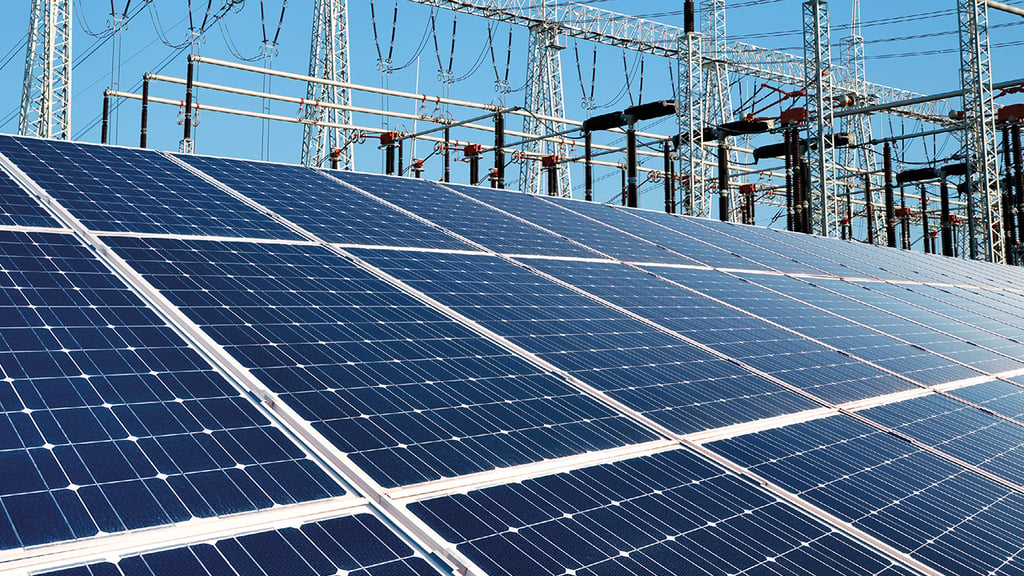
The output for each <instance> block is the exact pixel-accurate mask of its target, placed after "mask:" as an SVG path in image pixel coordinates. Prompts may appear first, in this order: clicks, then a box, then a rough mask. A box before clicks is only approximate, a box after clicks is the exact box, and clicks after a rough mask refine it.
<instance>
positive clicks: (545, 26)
mask: <svg viewBox="0 0 1024 576" xmlns="http://www.w3.org/2000/svg"><path fill="white" fill-rule="evenodd" d="M538 7H539V9H540V10H541V13H540V14H541V16H542V18H541V21H540V22H538V23H536V24H533V25H532V26H530V51H529V60H528V62H527V70H528V74H527V82H526V106H525V108H526V110H527V111H528V112H531V113H532V114H534V115H532V116H527V117H526V118H524V119H523V132H526V133H527V134H558V133H561V132H562V131H564V130H565V125H564V124H561V123H559V122H557V121H555V120H553V119H554V118H564V117H565V103H564V102H565V94H564V92H563V91H562V57H561V51H562V48H563V47H562V46H561V45H560V44H559V43H558V36H559V29H560V27H559V25H558V24H555V23H552V22H550V21H549V20H548V19H547V18H544V17H543V16H544V14H545V12H544V10H545V9H546V8H545V5H544V3H541V4H539V6H538ZM524 152H525V154H524V156H525V157H527V158H539V157H542V156H551V155H553V156H556V157H559V158H566V157H567V156H568V154H567V152H568V146H566V144H565V143H552V142H547V141H543V140H533V141H531V142H528V143H526V144H525V145H524ZM540 168H541V167H540V164H539V163H538V162H529V161H523V163H522V165H521V167H520V177H519V188H520V189H521V190H522V191H523V192H529V193H531V194H539V193H540V191H541V178H540ZM557 174H558V188H557V189H558V190H559V191H561V193H562V194H563V195H566V196H568V195H569V194H571V193H572V181H571V180H570V176H569V171H568V170H558V171H557Z"/></svg>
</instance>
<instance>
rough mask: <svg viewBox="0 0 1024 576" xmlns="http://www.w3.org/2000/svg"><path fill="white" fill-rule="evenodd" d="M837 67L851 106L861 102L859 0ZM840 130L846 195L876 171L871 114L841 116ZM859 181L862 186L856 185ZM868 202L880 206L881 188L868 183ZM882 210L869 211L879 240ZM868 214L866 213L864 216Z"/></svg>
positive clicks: (865, 92)
mask: <svg viewBox="0 0 1024 576" xmlns="http://www.w3.org/2000/svg"><path fill="white" fill-rule="evenodd" d="M839 58H840V66H841V69H843V70H845V71H846V77H845V78H844V79H843V80H844V82H843V85H844V88H846V89H852V90H853V94H852V96H853V98H854V105H861V104H863V103H864V102H858V101H857V100H863V99H865V98H867V95H868V78H867V71H866V66H865V54H864V36H863V35H861V23H860V0H853V16H852V18H851V25H850V35H849V36H848V37H846V38H843V40H842V41H841V43H840V53H839ZM841 126H842V131H843V132H846V133H848V134H849V135H850V144H851V145H852V146H851V147H849V148H842V149H840V151H839V157H840V165H841V166H844V167H846V168H847V172H846V173H845V174H842V175H840V178H841V179H842V180H843V182H844V184H843V189H844V192H846V193H847V194H850V195H852V194H854V190H855V189H858V188H861V189H863V184H862V183H863V181H864V178H872V176H871V174H873V173H874V172H875V166H876V165H877V163H876V162H875V155H874V153H873V152H872V150H871V148H869V147H868V143H869V142H870V141H871V136H872V135H871V117H870V116H868V115H867V114H854V115H851V116H844V117H843V119H842V121H841ZM857 184H861V186H859V187H858V186H857ZM871 194H872V198H871V202H872V204H873V205H874V206H882V204H883V201H884V200H883V197H882V187H881V186H875V185H872V186H871ZM883 215H884V213H883V211H882V210H874V211H873V213H872V214H871V216H872V219H873V220H874V226H869V229H872V230H875V231H876V233H875V236H876V238H874V239H873V240H876V241H877V240H880V239H881V236H880V235H879V234H878V232H880V231H883V230H884V224H883V220H884V218H883ZM867 216H868V214H865V217H867Z"/></svg>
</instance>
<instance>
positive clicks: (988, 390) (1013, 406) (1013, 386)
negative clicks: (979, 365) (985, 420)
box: [948, 377, 1024, 420]
mask: <svg viewBox="0 0 1024 576" xmlns="http://www.w3.org/2000/svg"><path fill="white" fill-rule="evenodd" d="M948 394H949V395H951V396H955V397H957V398H961V399H963V400H966V401H968V402H971V403H973V404H976V405H978V406H983V407H984V408H986V409H987V410H991V411H992V412H993V413H995V414H999V415H1001V416H1005V417H1007V418H1013V419H1016V420H1019V419H1021V418H1022V417H1024V378H1021V377H1017V378H1010V379H1008V380H1007V381H1001V380H994V381H991V382H983V383H981V384H975V385H974V386H968V387H966V388H957V389H955V390H950V391H949V392H948Z"/></svg>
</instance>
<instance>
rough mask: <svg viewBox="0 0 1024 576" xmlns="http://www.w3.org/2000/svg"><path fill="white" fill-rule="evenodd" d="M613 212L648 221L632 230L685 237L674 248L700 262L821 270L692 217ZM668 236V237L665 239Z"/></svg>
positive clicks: (727, 265) (716, 264)
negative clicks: (653, 230) (643, 225)
mask: <svg viewBox="0 0 1024 576" xmlns="http://www.w3.org/2000/svg"><path fill="white" fill-rule="evenodd" d="M616 212H621V213H628V214H629V215H631V216H632V217H633V220H640V221H641V222H644V223H649V224H648V225H647V226H645V227H640V226H636V227H635V229H636V233H637V234H640V235H641V236H644V237H645V238H646V235H645V234H643V231H644V230H646V229H648V228H661V229H663V230H666V231H673V232H674V233H675V235H676V236H677V237H678V238H682V239H684V240H685V243H682V244H679V240H677V241H676V242H675V243H674V245H678V247H677V248H674V249H675V250H676V251H679V252H682V253H683V254H686V255H687V256H690V257H691V258H693V259H695V260H699V261H700V262H701V263H703V264H706V265H708V266H712V267H715V268H738V269H746V270H769V269H770V270H780V271H783V272H800V273H805V274H806V273H809V274H821V273H822V271H821V270H818V269H815V268H811V267H808V266H807V265H805V264H802V263H800V262H797V261H796V260H793V259H792V258H788V257H785V256H782V255H779V254H776V253H774V252H771V251H768V250H765V249H764V248H762V247H760V246H757V245H752V244H748V243H746V242H743V241H742V240H740V239H739V238H737V237H735V236H733V235H729V234H723V233H720V232H718V231H717V230H715V229H714V228H710V227H705V226H701V225H700V224H699V223H698V222H697V221H696V219H692V218H687V217H680V216H675V215H672V214H668V213H665V212H654V211H647V210H627V209H625V208H619V209H616ZM651 224H653V226H652V225H651ZM666 240H668V239H666Z"/></svg>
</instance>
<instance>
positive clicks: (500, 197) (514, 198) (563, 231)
mask: <svg viewBox="0 0 1024 576" xmlns="http://www.w3.org/2000/svg"><path fill="white" fill-rule="evenodd" d="M460 191H465V192H466V193H467V194H470V195H471V196H473V197H474V198H478V199H480V200H481V201H483V202H484V203H486V204H488V205H489V206H494V207H495V208H498V209H499V210H504V211H506V212H510V213H512V214H515V215H516V216H519V217H520V218H523V219H526V220H529V221H530V222H533V223H534V224H537V225H538V226H541V227H543V228H545V229H547V230H550V231H552V232H554V233H555V234H560V235H562V236H565V237H567V238H572V239H574V240H576V241H577V242H580V243H582V244H584V245H586V246H589V247H590V248H593V249H594V250H597V251H599V252H601V253H603V254H607V255H609V256H611V257H613V258H618V259H620V260H625V261H629V262H667V263H672V264H696V262H694V261H693V260H691V259H690V258H687V257H686V256H683V255H682V254H676V253H673V252H669V251H668V250H666V249H665V248H663V247H661V246H658V245H657V244H655V243H653V242H648V241H647V240H644V239H642V238H638V237H636V236H632V235H629V234H626V233H624V232H622V231H620V230H617V229H615V228H612V227H610V226H607V225H601V224H599V223H598V222H596V221H595V220H593V219H590V218H585V217H583V216H581V215H580V214H578V213H576V212H575V211H573V210H566V209H564V208H562V207H561V206H559V205H555V204H552V203H551V202H547V201H545V200H544V199H542V198H540V197H539V196H534V195H532V194H522V193H519V192H506V191H504V190H491V189H489V188H469V187H465V188H460Z"/></svg>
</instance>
